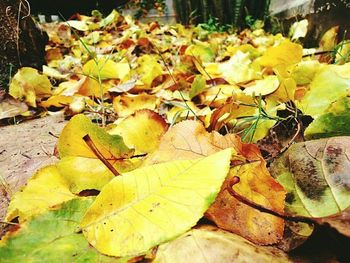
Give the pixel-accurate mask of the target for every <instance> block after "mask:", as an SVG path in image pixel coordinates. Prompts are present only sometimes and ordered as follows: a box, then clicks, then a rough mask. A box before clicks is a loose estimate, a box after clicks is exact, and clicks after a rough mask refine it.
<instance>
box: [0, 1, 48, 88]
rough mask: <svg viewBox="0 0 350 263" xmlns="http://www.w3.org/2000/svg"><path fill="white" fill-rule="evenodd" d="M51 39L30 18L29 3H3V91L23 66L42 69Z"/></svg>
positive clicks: (0, 77) (0, 29) (0, 84)
mask: <svg viewBox="0 0 350 263" xmlns="http://www.w3.org/2000/svg"><path fill="white" fill-rule="evenodd" d="M47 41H48V37H47V35H46V34H45V33H43V32H42V31H41V30H40V29H38V27H37V26H36V24H35V22H34V20H33V19H32V17H31V16H30V6H29V4H28V2H27V1H26V0H0V58H1V65H0V88H2V89H7V86H8V82H9V78H10V76H11V75H13V74H14V73H16V71H17V70H18V69H19V68H20V67H23V66H30V67H34V68H38V69H41V66H42V65H43V63H44V62H45V59H44V57H45V45H46V43H47Z"/></svg>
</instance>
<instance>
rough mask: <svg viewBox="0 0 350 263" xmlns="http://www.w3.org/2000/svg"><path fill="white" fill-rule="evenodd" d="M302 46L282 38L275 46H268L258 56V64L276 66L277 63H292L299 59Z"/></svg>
mask: <svg viewBox="0 0 350 263" xmlns="http://www.w3.org/2000/svg"><path fill="white" fill-rule="evenodd" d="M302 55H303V47H302V46H301V45H299V44H295V43H293V42H291V41H290V40H284V41H283V42H282V43H281V44H279V45H278V46H275V47H270V48H268V49H267V50H266V52H265V53H264V55H263V56H262V57H261V58H260V64H261V65H262V66H264V67H271V68H273V67H276V66H278V65H292V64H295V63H298V62H299V61H301V59H302Z"/></svg>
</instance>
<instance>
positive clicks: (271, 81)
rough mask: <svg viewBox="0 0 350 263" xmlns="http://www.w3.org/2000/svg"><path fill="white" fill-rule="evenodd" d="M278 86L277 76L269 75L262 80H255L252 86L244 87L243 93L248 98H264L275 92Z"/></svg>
mask: <svg viewBox="0 0 350 263" xmlns="http://www.w3.org/2000/svg"><path fill="white" fill-rule="evenodd" d="M279 84H280V83H279V80H278V78H277V76H275V75H271V76H267V77H266V78H264V79H262V80H256V81H255V83H254V84H253V85H250V86H248V87H246V88H245V89H244V91H243V92H244V93H245V94H246V95H248V96H252V95H255V96H259V95H262V96H265V95H268V94H271V93H272V92H274V91H275V90H277V88H278V86H279Z"/></svg>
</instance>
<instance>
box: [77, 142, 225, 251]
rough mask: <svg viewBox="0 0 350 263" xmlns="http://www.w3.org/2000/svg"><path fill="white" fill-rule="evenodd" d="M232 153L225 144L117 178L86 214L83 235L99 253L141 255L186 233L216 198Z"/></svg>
mask: <svg viewBox="0 0 350 263" xmlns="http://www.w3.org/2000/svg"><path fill="white" fill-rule="evenodd" d="M230 158H231V150H230V149H226V150H223V151H220V152H218V153H216V154H213V155H211V156H209V157H207V158H204V159H199V160H186V161H173V162H169V163H163V164H157V165H153V166H148V167H143V168H141V169H137V170H134V171H132V172H130V173H126V174H123V175H122V176H119V177H116V178H114V179H113V180H112V181H111V182H110V183H109V184H107V185H106V186H105V187H104V188H103V189H102V191H101V193H100V195H98V197H97V198H96V201H95V202H94V203H93V204H92V206H91V207H90V209H89V210H88V211H87V212H86V214H85V216H84V218H83V219H82V222H81V227H82V230H83V233H84V235H85V237H86V238H87V240H88V241H89V243H90V244H91V245H93V246H94V247H95V248H97V250H99V251H100V252H101V253H104V254H107V255H113V256H117V257H120V256H127V255H130V256H132V255H140V254H142V253H145V252H147V251H148V250H149V249H151V248H152V247H154V246H156V245H159V244H161V243H164V242H166V241H168V240H171V239H173V238H175V237H177V236H179V235H181V234H183V233H184V232H186V231H187V230H189V229H190V228H191V227H192V226H194V225H195V224H196V223H197V222H198V220H199V219H200V218H201V217H202V216H203V213H204V212H205V211H206V210H207V209H208V207H209V206H210V204H211V203H212V202H213V201H214V199H215V197H216V195H217V193H218V192H219V190H220V187H221V184H222V182H223V180H224V179H225V177H226V175H227V172H228V169H229V166H230Z"/></svg>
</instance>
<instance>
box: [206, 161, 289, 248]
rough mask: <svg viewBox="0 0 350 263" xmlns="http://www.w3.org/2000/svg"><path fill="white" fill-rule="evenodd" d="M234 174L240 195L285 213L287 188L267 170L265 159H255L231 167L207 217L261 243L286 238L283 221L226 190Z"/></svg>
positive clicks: (224, 227) (226, 228) (274, 241)
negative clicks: (243, 201)
mask: <svg viewBox="0 0 350 263" xmlns="http://www.w3.org/2000/svg"><path fill="white" fill-rule="evenodd" d="M234 176H238V177H239V178H240V183H239V184H237V185H235V186H234V187H233V189H234V191H235V192H236V193H238V194H239V195H240V196H243V197H245V198H248V199H249V200H250V201H252V202H254V203H256V204H259V205H261V206H264V207H266V208H268V209H271V210H274V211H277V212H279V213H283V212H284V199H285V191H284V189H283V187H282V186H281V185H280V184H279V183H278V182H277V181H275V180H274V179H273V178H272V177H271V176H270V174H269V172H268V170H267V169H266V166H265V162H264V161H259V162H253V163H249V164H244V165H240V166H236V167H234V168H232V169H231V171H230V173H229V176H228V178H226V181H225V183H224V185H223V187H222V190H221V192H220V193H219V195H218V197H217V198H216V201H215V202H214V204H213V205H212V206H211V207H210V208H209V210H208V211H207V214H206V215H207V217H208V218H209V219H210V220H212V221H214V222H215V223H216V224H217V225H218V226H219V227H220V228H222V229H225V230H228V231H231V232H233V233H236V234H239V235H241V236H243V237H244V238H246V239H248V240H250V241H252V242H254V243H256V244H260V245H269V244H275V243H277V242H278V241H279V240H280V239H281V238H282V237H283V230H284V220H283V219H281V218H279V217H276V216H273V215H271V214H267V213H263V212H260V211H259V210H257V209H255V208H252V207H251V206H248V205H246V204H244V203H242V202H240V201H239V200H237V199H236V198H235V197H233V196H231V195H230V193H229V192H228V191H227V190H226V187H228V183H229V181H230V180H232V178H233V177H234Z"/></svg>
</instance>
